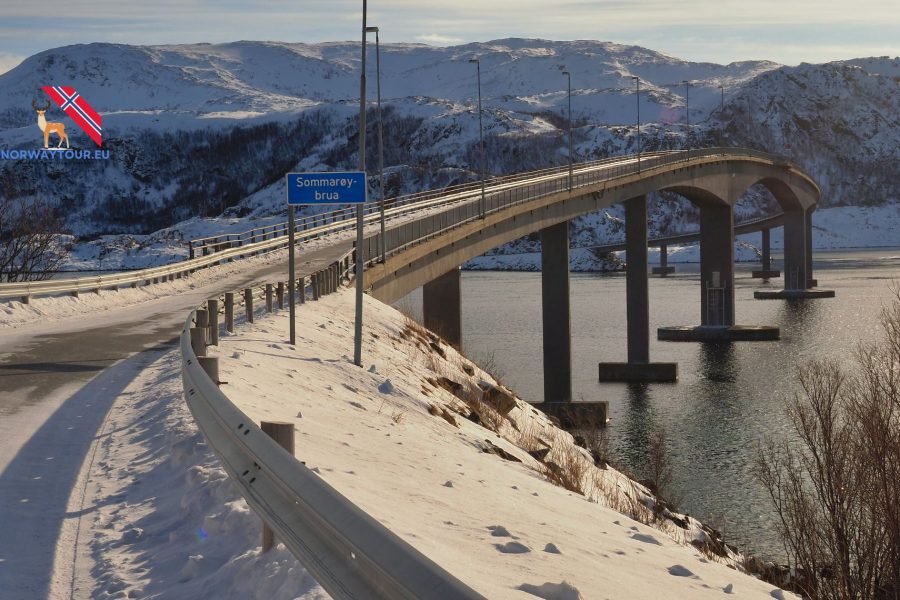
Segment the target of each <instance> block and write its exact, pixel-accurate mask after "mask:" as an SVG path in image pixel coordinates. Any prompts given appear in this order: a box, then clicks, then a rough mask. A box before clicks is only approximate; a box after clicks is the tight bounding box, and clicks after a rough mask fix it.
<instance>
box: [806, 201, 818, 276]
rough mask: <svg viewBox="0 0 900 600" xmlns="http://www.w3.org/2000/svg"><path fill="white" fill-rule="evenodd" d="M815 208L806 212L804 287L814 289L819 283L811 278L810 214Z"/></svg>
mask: <svg viewBox="0 0 900 600" xmlns="http://www.w3.org/2000/svg"><path fill="white" fill-rule="evenodd" d="M814 210H816V207H815V206H813V207H810V209H809V210H807V211H806V287H807V289H809V288H814V287H816V286H818V285H819V282H818V281H816V280H815V278H813V250H812V214H813V211H814Z"/></svg>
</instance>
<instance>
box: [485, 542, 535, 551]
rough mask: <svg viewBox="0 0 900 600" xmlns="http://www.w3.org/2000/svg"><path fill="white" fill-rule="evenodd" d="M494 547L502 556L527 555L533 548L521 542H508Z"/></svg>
mask: <svg viewBox="0 0 900 600" xmlns="http://www.w3.org/2000/svg"><path fill="white" fill-rule="evenodd" d="M494 547H495V548H496V549H497V550H499V551H500V552H501V553H502V554H526V553H528V552H531V548H529V547H528V546H526V545H525V544H520V543H519V542H506V543H505V544H494Z"/></svg>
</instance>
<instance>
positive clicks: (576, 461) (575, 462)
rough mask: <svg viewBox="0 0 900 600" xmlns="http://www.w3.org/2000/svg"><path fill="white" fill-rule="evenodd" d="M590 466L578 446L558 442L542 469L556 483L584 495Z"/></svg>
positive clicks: (542, 472)
mask: <svg viewBox="0 0 900 600" xmlns="http://www.w3.org/2000/svg"><path fill="white" fill-rule="evenodd" d="M590 468H591V464H590V462H589V461H588V460H587V459H586V458H585V457H584V455H583V454H582V453H581V452H580V451H579V450H578V447H577V446H574V445H571V444H559V443H556V444H554V449H553V451H552V452H551V458H550V460H547V461H546V462H544V463H542V464H541V468H540V471H541V475H543V476H544V477H545V478H546V479H547V481H549V482H551V483H553V484H554V485H558V486H560V487H563V488H565V489H567V490H569V491H570V492H575V493H577V494H582V495H583V494H584V491H585V490H584V484H585V475H587V473H588V469H590Z"/></svg>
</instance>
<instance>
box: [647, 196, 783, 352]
mask: <svg viewBox="0 0 900 600" xmlns="http://www.w3.org/2000/svg"><path fill="white" fill-rule="evenodd" d="M700 289H701V293H700V327H660V328H659V330H658V331H657V337H658V338H659V339H660V340H665V341H670V342H731V341H768V340H777V339H778V338H779V337H780V335H781V332H780V330H779V329H778V327H773V326H768V325H735V324H734V212H733V210H732V207H731V206H728V205H709V204H704V205H702V206H701V207H700Z"/></svg>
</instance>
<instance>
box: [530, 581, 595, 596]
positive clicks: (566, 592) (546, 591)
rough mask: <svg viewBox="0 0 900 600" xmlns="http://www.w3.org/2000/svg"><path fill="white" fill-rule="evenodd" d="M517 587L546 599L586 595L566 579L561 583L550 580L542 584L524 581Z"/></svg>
mask: <svg viewBox="0 0 900 600" xmlns="http://www.w3.org/2000/svg"><path fill="white" fill-rule="evenodd" d="M516 589H518V590H522V591H523V592H525V593H526V594H531V595H532V596H537V597H538V598H543V599H544V600H584V596H582V595H581V592H579V591H578V588H577V587H575V586H573V585H572V584H570V583H566V582H565V581H563V582H561V583H550V582H549V581H548V582H546V583H544V584H541V585H532V584H530V583H523V584H522V585H520V586H519V587H518V588H516Z"/></svg>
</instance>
